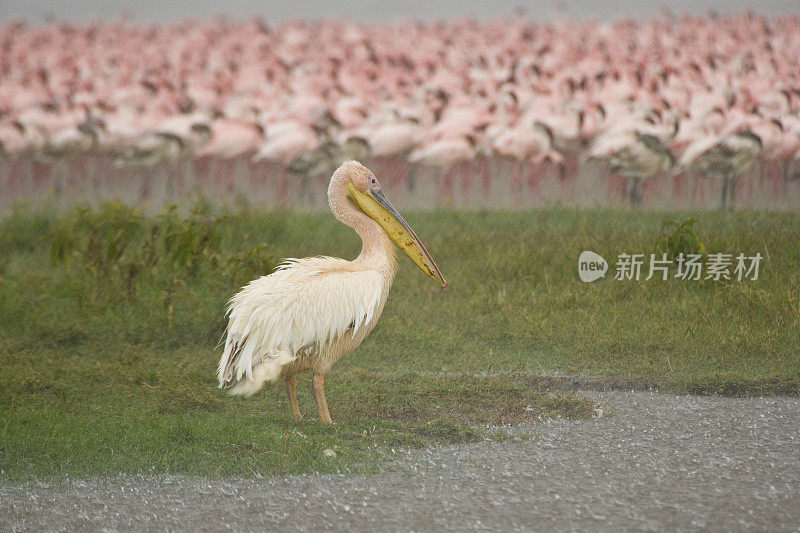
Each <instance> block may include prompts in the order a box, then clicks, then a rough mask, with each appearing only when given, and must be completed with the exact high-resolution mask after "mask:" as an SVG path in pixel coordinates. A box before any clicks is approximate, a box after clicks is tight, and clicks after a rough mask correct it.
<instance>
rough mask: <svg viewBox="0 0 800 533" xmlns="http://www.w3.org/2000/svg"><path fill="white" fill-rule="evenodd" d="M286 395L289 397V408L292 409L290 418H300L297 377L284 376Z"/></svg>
mask: <svg viewBox="0 0 800 533" xmlns="http://www.w3.org/2000/svg"><path fill="white" fill-rule="evenodd" d="M284 381H285V382H286V395H287V396H288V397H289V409H291V410H292V418H294V419H295V420H300V417H301V415H300V406H299V405H297V394H296V392H297V378H296V377H294V376H286V378H285V379H284Z"/></svg>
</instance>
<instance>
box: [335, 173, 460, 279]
mask: <svg viewBox="0 0 800 533" xmlns="http://www.w3.org/2000/svg"><path fill="white" fill-rule="evenodd" d="M347 197H348V198H349V199H350V201H351V202H353V203H354V204H355V205H357V206H358V207H359V208H360V209H361V210H362V211H363V212H364V213H366V214H367V216H369V217H370V218H371V219H372V220H374V221H375V222H377V223H378V225H379V226H380V227H382V228H383V231H385V232H386V235H388V236H389V238H390V239H392V242H394V243H395V244H396V245H397V247H398V248H400V249H401V250H403V253H405V254H406V255H407V256H408V257H409V259H411V260H412V261H414V264H415V265H417V266H418V267H419V268H420V270H422V271H423V272H425V273H426V274H427V275H429V276H430V277H432V278H433V279H435V280H436V281H437V282H439V284H440V285H441V286H442V287H443V288H445V289H446V288H447V282H446V281H445V280H444V278H443V277H442V273H441V272H439V268H438V267H437V266H436V263H434V262H433V258H432V257H431V255H430V254H429V253H428V250H426V249H425V246H423V245H422V242H421V241H420V240H419V237H417V234H416V233H414V230H412V229H411V227H410V226H409V225H408V224H407V223H406V221H405V220H403V217H401V216H400V213H398V212H397V209H395V208H394V207H393V206H392V204H391V203H389V200H387V199H386V196H384V194H383V192H382V191H380V190H372V189H370V190H369V191H368V192H367V193H363V192H361V191H359V190H358V189H356V188H355V186H354V185H353V184H352V183H348V184H347Z"/></svg>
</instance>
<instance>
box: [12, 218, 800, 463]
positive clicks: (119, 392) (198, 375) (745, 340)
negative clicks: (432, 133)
mask: <svg viewBox="0 0 800 533" xmlns="http://www.w3.org/2000/svg"><path fill="white" fill-rule="evenodd" d="M407 215H408V216H407V218H408V220H409V222H410V223H411V224H412V226H413V227H414V228H415V229H416V230H418V234H419V235H420V237H421V238H422V240H423V242H425V244H426V246H427V247H428V249H429V251H430V252H431V253H432V255H433V256H434V258H435V259H436V261H437V263H438V264H439V265H440V267H441V268H442V271H443V273H444V274H445V277H446V278H447V279H448V282H449V288H448V289H447V290H446V291H442V290H441V289H440V288H439V287H438V286H437V285H436V284H435V283H433V282H432V281H430V280H428V279H427V278H425V277H424V276H423V275H422V274H421V273H420V272H419V271H417V270H416V269H415V268H414V267H413V265H411V264H410V262H408V261H406V260H405V258H403V257H401V258H400V270H399V273H398V276H397V279H396V281H395V286H394V288H393V291H392V294H391V296H390V298H389V302H388V303H387V306H386V310H385V312H384V316H383V317H382V319H381V322H380V323H379V325H378V327H377V329H376V330H375V331H374V332H373V333H372V335H371V336H370V337H369V338H368V339H367V340H366V341H365V342H364V344H363V345H362V346H361V347H360V348H359V349H358V350H357V351H356V352H354V353H353V354H351V355H350V356H348V357H347V358H345V359H343V360H342V361H340V362H339V363H337V365H336V366H334V369H333V371H332V372H331V374H330V375H329V379H328V380H327V381H326V392H327V395H328V401H329V404H330V407H331V414H332V416H333V418H334V420H336V421H337V422H338V423H337V424H336V425H335V426H333V427H325V426H322V425H319V424H318V423H316V421H315V419H316V408H315V406H314V404H313V401H312V400H311V397H310V393H309V383H308V381H310V376H308V378H309V379H308V380H305V381H303V382H301V386H300V389H299V398H300V402H301V409H302V411H303V412H304V414H305V418H304V420H302V421H301V422H295V421H294V420H292V419H291V417H290V416H289V412H288V407H287V402H286V400H285V395H284V392H283V387H282V386H279V385H275V386H268V387H266V388H265V391H264V392H263V393H260V394H259V395H257V396H255V397H253V398H249V399H241V398H231V397H228V396H226V395H225V394H223V393H222V392H220V391H219V390H218V389H217V388H216V383H215V376H214V373H215V367H216V363H217V361H218V357H219V354H220V352H219V349H215V347H216V346H217V343H218V341H219V339H220V337H221V335H222V333H223V331H224V327H225V320H224V308H225V304H226V301H227V299H228V298H229V297H230V296H231V295H232V294H233V292H235V290H236V289H237V288H238V287H239V286H240V285H241V284H242V283H244V282H245V281H247V280H249V279H251V278H253V277H256V276H258V275H261V274H264V273H267V272H269V271H271V269H273V268H274V267H275V264H276V260H277V259H278V258H282V257H287V256H306V255H315V254H326V255H337V256H343V257H349V258H351V257H354V256H355V255H356V254H357V252H358V246H359V243H358V240H357V237H356V236H355V234H353V233H352V231H351V230H349V229H348V228H346V227H344V226H342V225H341V224H339V223H338V222H336V221H335V220H334V219H333V217H332V216H330V214H327V213H285V212H269V213H264V212H256V211H248V210H241V211H238V212H236V213H219V212H214V211H213V210H211V209H210V208H209V207H207V206H202V205H200V206H198V207H196V208H195V209H193V210H191V211H189V212H181V211H179V210H176V209H168V210H166V211H164V212H162V213H161V214H158V215H145V214H143V213H141V212H140V211H137V210H135V209H132V208H129V207H125V206H122V205H118V204H107V205H105V206H102V207H100V208H95V209H91V210H88V209H78V210H72V211H68V212H64V213H61V214H53V213H51V212H46V211H43V210H36V211H28V210H25V209H21V208H20V209H18V210H17V211H16V212H14V213H12V214H9V215H8V216H6V217H5V218H3V219H2V220H0V358H1V360H2V365H0V479H29V478H47V477H56V478H58V477H61V476H64V475H72V476H85V475H111V474H115V473H118V472H127V473H130V472H160V473H163V472H171V473H176V472H180V473H189V474H203V475H270V474H276V473H296V472H305V471H311V470H316V471H345V472H347V471H366V470H369V469H370V468H371V467H372V466H374V465H375V464H376V461H378V460H380V458H381V457H384V456H385V454H386V453H388V452H390V451H391V450H392V449H393V448H396V447H398V446H422V445H428V444H439V443H452V442H470V441H474V440H478V439H484V438H502V435H504V434H505V433H500V434H498V433H496V432H495V431H494V430H489V429H485V428H486V427H487V425H494V426H496V425H503V424H509V423H518V422H523V421H535V420H539V419H541V418H546V417H552V416H565V417H577V418H586V417H589V416H591V415H592V412H593V409H594V407H595V406H594V405H593V404H592V403H591V402H589V401H587V400H585V399H582V398H581V397H579V396H578V395H576V394H574V393H572V392H570V391H568V390H565V388H564V386H565V385H570V384H576V383H577V384H579V385H581V384H582V385H587V386H602V387H604V386H625V387H657V388H660V389H662V390H669V391H680V392H693V393H723V394H737V395H742V394H797V393H798V392H800V353H798V350H797V343H798V334H797V331H800V269H798V268H797V266H798V264H800V241H798V239H797V233H798V228H800V215H798V214H792V213H753V212H748V213H744V212H732V213H730V212H729V213H717V212H714V213H702V212H701V213H643V212H634V211H608V210H594V211H574V210H560V209H547V210H537V211H526V212H504V211H500V212H440V213H430V212H425V213H422V212H418V213H415V212H410V213H407ZM689 218H693V219H695V221H694V222H690V223H688V224H687V223H684V222H681V221H685V220H687V219H689ZM664 219H668V220H675V221H676V222H675V223H674V224H672V225H665V226H664V227H662V222H663V220H664ZM700 243H702V248H701V244H700ZM583 250H592V251H594V252H596V253H598V254H600V255H601V256H603V257H605V258H606V259H607V260H608V262H609V264H610V268H611V270H609V272H608V273H607V275H606V277H605V279H601V280H598V281H596V282H593V283H583V282H581V281H580V280H579V279H578V276H577V258H578V256H579V255H580V253H581V251H583ZM680 252H687V253H689V252H701V253H702V254H703V257H704V258H705V257H707V255H706V254H714V253H720V252H724V253H732V254H737V253H740V252H742V253H746V254H748V255H753V254H755V253H761V254H762V255H763V256H764V259H763V260H762V264H761V269H760V273H759V278H758V279H757V280H750V279H744V280H742V281H737V280H735V279H734V280H723V281H713V280H699V281H692V280H681V279H675V278H674V277H671V278H670V279H668V280H667V281H662V280H661V279H660V278H658V277H657V278H653V279H651V280H645V279H644V278H645V277H646V276H645V275H643V276H642V278H641V279H640V280H638V281H637V280H616V279H614V272H613V262H614V260H615V258H616V257H617V256H618V255H619V254H622V253H645V254H649V253H658V254H659V255H660V254H661V253H668V254H670V255H674V254H677V253H680ZM645 270H646V269H645ZM644 274H646V272H644ZM326 450H332V451H333V452H335V457H332V455H333V454H332V453H331V452H330V451H328V453H324V452H325V451H326Z"/></svg>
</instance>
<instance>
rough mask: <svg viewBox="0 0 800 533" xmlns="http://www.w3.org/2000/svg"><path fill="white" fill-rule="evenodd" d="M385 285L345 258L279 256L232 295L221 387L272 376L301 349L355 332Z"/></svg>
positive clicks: (220, 370) (374, 309) (310, 351)
mask: <svg viewBox="0 0 800 533" xmlns="http://www.w3.org/2000/svg"><path fill="white" fill-rule="evenodd" d="M384 288H385V283H384V280H383V279H382V277H381V275H380V274H379V273H378V272H375V271H371V270H365V269H363V268H360V267H359V266H358V265H356V264H354V263H353V262H350V261H346V260H344V259H338V258H334V257H310V258H306V259H290V260H287V261H285V262H283V263H282V264H281V266H280V267H279V268H278V270H276V271H275V272H273V273H272V274H270V275H268V276H263V277H261V278H259V279H256V280H254V281H252V282H250V283H249V284H247V285H246V286H245V287H244V288H243V289H242V290H241V291H240V292H239V293H238V294H236V295H235V296H234V297H233V298H231V300H230V303H229V306H228V315H229V317H230V320H229V323H228V331H227V338H226V341H225V350H224V352H223V354H222V358H221V359H220V363H219V368H218V370H217V375H218V378H219V384H220V387H227V386H231V385H234V384H235V383H237V382H239V381H240V380H243V379H244V380H248V381H254V380H255V381H260V382H261V383H263V382H265V381H269V380H273V379H276V378H277V377H278V376H279V374H280V367H281V366H283V365H285V364H287V363H290V362H291V361H293V360H294V359H295V358H296V357H297V356H298V355H301V354H304V355H313V354H315V353H318V352H319V350H320V349H321V348H322V347H324V346H325V345H327V344H329V343H331V342H333V341H335V340H337V339H339V338H341V337H342V336H343V335H345V334H351V333H350V330H352V335H353V336H355V334H356V332H357V331H358V330H359V329H360V328H361V327H364V326H365V325H366V324H368V323H369V322H370V321H372V319H373V317H374V315H375V313H376V312H378V311H379V309H380V307H381V296H382V293H383V290H384ZM254 372H255V374H256V375H255V376H254ZM259 387H260V384H259Z"/></svg>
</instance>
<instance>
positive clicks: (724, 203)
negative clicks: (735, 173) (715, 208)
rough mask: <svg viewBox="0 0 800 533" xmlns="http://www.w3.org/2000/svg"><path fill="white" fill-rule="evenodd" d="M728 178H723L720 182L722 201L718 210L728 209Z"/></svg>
mask: <svg viewBox="0 0 800 533" xmlns="http://www.w3.org/2000/svg"><path fill="white" fill-rule="evenodd" d="M729 181H730V180H729V178H728V176H725V178H723V181H722V201H721V202H720V204H721V205H720V209H727V208H728V182H729Z"/></svg>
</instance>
